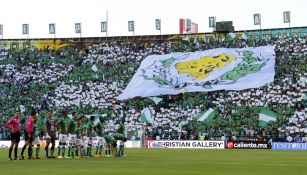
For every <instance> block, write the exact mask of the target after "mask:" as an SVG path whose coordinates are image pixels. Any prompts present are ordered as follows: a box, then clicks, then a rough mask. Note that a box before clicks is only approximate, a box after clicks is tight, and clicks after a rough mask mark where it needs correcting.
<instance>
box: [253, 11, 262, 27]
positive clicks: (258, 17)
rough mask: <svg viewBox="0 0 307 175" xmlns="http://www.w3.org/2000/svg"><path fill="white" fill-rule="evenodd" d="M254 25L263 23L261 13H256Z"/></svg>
mask: <svg viewBox="0 0 307 175" xmlns="http://www.w3.org/2000/svg"><path fill="white" fill-rule="evenodd" d="M254 25H261V15H260V13H257V14H254Z"/></svg>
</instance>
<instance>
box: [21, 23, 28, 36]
mask: <svg viewBox="0 0 307 175" xmlns="http://www.w3.org/2000/svg"><path fill="white" fill-rule="evenodd" d="M22 34H24V35H25V34H29V24H22Z"/></svg>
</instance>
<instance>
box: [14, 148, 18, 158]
mask: <svg viewBox="0 0 307 175" xmlns="http://www.w3.org/2000/svg"><path fill="white" fill-rule="evenodd" d="M17 150H18V148H17V147H15V148H14V153H15V159H17Z"/></svg>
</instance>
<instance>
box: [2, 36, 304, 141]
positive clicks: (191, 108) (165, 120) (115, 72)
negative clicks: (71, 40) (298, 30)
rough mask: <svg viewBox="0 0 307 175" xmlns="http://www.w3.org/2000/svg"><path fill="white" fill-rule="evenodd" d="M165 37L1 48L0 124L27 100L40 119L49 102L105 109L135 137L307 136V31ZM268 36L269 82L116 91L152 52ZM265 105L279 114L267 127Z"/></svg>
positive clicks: (57, 107)
mask: <svg viewBox="0 0 307 175" xmlns="http://www.w3.org/2000/svg"><path fill="white" fill-rule="evenodd" d="M165 43H166V44H165ZM165 43H160V42H159V43H158V42H131V43H121V42H104V43H98V44H93V45H91V46H89V47H88V48H86V49H76V48H73V47H66V48H62V49H60V50H53V49H52V48H46V49H44V50H38V49H33V48H32V49H28V50H21V51H13V50H4V49H2V50H1V51H0V55H1V56H0V58H1V59H0V62H1V64H0V68H1V69H0V82H1V84H0V95H1V97H0V98H1V99H0V104H1V111H2V113H1V114H0V126H2V125H3V123H4V122H5V121H6V120H7V119H8V117H9V116H10V115H12V113H13V112H14V110H15V109H16V107H18V108H19V107H20V106H24V107H25V109H26V110H25V111H26V112H27V111H29V110H31V109H33V108H34V109H36V110H38V111H40V112H39V118H40V117H41V118H42V119H39V120H41V121H39V122H42V121H43V118H45V114H46V112H45V111H46V110H48V109H53V110H54V111H55V115H59V114H57V111H61V110H63V109H65V110H69V111H77V112H78V113H80V114H84V115H92V114H105V115H104V117H105V118H106V121H107V125H110V126H116V128H118V127H119V125H120V124H124V125H125V126H127V128H128V129H127V132H129V133H131V134H130V135H131V136H133V138H137V139H138V138H139V135H140V134H139V133H138V130H144V131H145V134H146V136H150V137H152V138H154V139H198V138H199V137H205V139H215V140H218V139H221V138H225V137H226V139H231V138H236V139H254V140H255V139H258V138H259V137H260V136H265V138H266V139H270V138H273V139H276V140H287V139H288V141H289V136H290V137H292V138H296V141H304V139H303V138H304V137H305V135H307V124H306V120H305V118H306V112H305V111H306V93H307V89H306V83H307V82H306V76H307V73H306V57H307V37H306V36H302V37H291V38H290V37H284V38H273V39H267V40H265V39H263V40H258V39H249V40H243V39H232V40H221V39H210V40H203V41H197V42H187V41H182V42H179V43H169V42H165ZM267 44H271V45H274V46H275V52H276V67H275V71H276V75H275V79H274V82H272V83H271V84H268V85H267V86H263V87H260V88H253V89H248V90H243V91H215V92H202V93H183V94H179V95H164V96H160V98H161V99H162V100H161V102H159V103H158V104H156V103H155V102H154V101H152V100H151V99H149V98H138V97H136V98H134V99H130V100H127V101H118V100H116V98H115V97H117V96H118V95H119V94H120V93H121V92H122V91H123V89H124V88H125V87H126V86H127V84H128V83H129V81H130V80H131V78H132V76H133V74H134V73H135V71H136V70H137V68H138V67H139V65H140V63H141V61H142V60H143V59H144V58H145V57H146V56H148V55H151V54H167V53H170V52H177V51H180V52H189V51H199V50H200V51H201V50H207V49H212V48H220V47H226V48H237V47H240V48H242V47H256V46H263V45H267ZM289 65H291V66H289ZM4 94H5V95H4ZM263 106H266V107H268V108H270V109H271V110H272V111H274V112H276V113H277V114H278V120H277V122H275V123H270V124H269V125H268V126H267V127H266V128H261V127H259V126H258V116H259V111H260V108H261V107H263ZM147 107H148V108H149V109H150V111H151V113H152V115H153V123H152V124H149V123H143V122H142V121H141V120H140V116H141V111H142V110H143V109H144V108H147ZM208 108H213V109H214V110H216V111H218V115H217V116H215V118H214V120H213V121H212V122H211V123H209V124H204V123H201V122H197V121H196V120H195V119H194V118H195V116H196V115H198V114H199V113H201V112H202V111H203V110H205V109H208ZM26 112H25V113H26ZM40 114H41V115H40ZM24 117H25V116H24ZM110 128H111V127H110ZM110 128H108V126H106V129H109V130H110ZM109 130H108V131H109ZM7 133H8V132H7V130H6V128H4V127H0V139H7V136H8V134H7ZM186 134H187V135H188V136H187V137H186V136H185V137H183V135H186ZM293 140H295V139H293Z"/></svg>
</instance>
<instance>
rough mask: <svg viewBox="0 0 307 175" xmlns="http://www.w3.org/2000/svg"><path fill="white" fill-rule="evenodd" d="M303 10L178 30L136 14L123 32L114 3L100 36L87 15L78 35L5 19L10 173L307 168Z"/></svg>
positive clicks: (2, 127)
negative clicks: (88, 31)
mask: <svg viewBox="0 0 307 175" xmlns="http://www.w3.org/2000/svg"><path fill="white" fill-rule="evenodd" d="M234 1H237V0H234ZM286 1H287V2H288V3H291V2H290V1H288V0H286ZM133 2H134V1H133ZM197 2H202V1H197ZM301 2H302V3H303V4H304V3H305V2H303V1H301ZM174 3H175V1H174ZM204 4H205V3H204ZM305 5H307V4H306V3H305ZM56 6H60V5H56ZM296 6H298V5H296ZM296 6H294V7H296ZM295 12H296V11H295V8H294V10H293V11H282V10H281V15H279V16H280V18H281V19H282V22H281V23H284V24H286V25H287V27H284V26H285V25H281V26H282V27H271V28H264V29H262V27H261V25H262V20H261V17H262V16H261V13H254V14H253V12H249V14H250V16H251V17H250V18H251V19H250V20H251V21H252V23H253V25H255V26H259V27H260V28H259V29H255V28H253V29H250V28H247V29H242V30H241V28H240V27H239V29H238V30H237V29H236V25H235V24H236V23H235V21H239V20H240V19H233V20H222V19H220V18H217V17H216V16H205V17H203V18H204V20H203V22H200V21H198V23H197V21H194V20H193V19H190V18H178V19H177V20H176V25H177V28H176V29H177V32H175V33H173V34H164V33H162V32H161V31H163V30H162V28H163V27H164V25H166V24H165V23H163V25H162V22H163V18H162V17H161V18H162V19H159V18H156V19H155V20H153V21H152V23H154V25H153V26H154V29H155V30H156V31H158V33H159V34H157V33H156V34H149V35H146V34H137V33H135V32H136V31H137V30H136V29H137V27H138V26H137V24H138V23H137V21H136V22H135V21H134V20H127V21H124V22H125V23H124V24H125V26H121V27H122V28H125V29H127V30H128V32H130V34H128V35H126V34H123V35H114V36H111V35H112V34H111V35H110V34H109V35H108V32H109V31H110V30H112V29H111V27H109V21H111V20H108V12H107V13H106V18H105V19H106V20H102V21H100V22H98V26H99V25H100V26H99V27H100V32H101V33H103V34H106V36H96V35H92V36H90V37H87V36H86V37H84V36H82V32H83V30H85V28H86V27H87V26H86V25H85V24H83V23H81V22H78V23H74V22H71V26H72V28H74V34H75V36H74V37H71V35H67V37H65V36H66V35H64V37H58V36H56V34H57V35H58V33H57V31H58V30H57V28H60V24H59V25H56V23H49V24H48V27H49V28H46V29H44V30H47V31H48V29H49V37H45V36H42V37H31V36H30V33H31V30H32V28H34V26H33V27H32V26H31V23H23V22H21V23H20V24H18V26H19V27H20V31H19V32H20V33H22V36H23V37H19V38H14V37H10V36H9V37H6V36H5V35H6V32H7V33H9V32H8V31H6V26H7V25H9V24H7V23H4V22H2V21H1V18H0V36H1V37H2V38H1V39H0V95H1V96H0V174H3V175H6V174H11V175H15V174H18V175H19V174H23V175H28V174H29V175H30V174H44V175H45V174H46V175H49V174H65V175H70V174H72V175H78V174H108V175H109V174H110V175H113V174H127V175H129V174H145V173H146V174H148V175H150V174H155V175H158V174H169V175H172V174H174V175H177V174H179V175H180V174H182V175H185V174H195V175H199V174H211V175H222V174H230V175H232V174H236V175H259V174H267V175H275V174H278V175H288V174H305V173H304V172H306V168H307V111H306V110H307V105H306V104H307V100H306V99H307V98H306V97H307V65H306V61H307V23H303V24H301V25H298V26H293V27H292V26H291V25H290V22H292V19H293V17H292V14H295ZM0 14H1V12H0ZM303 14H305V17H306V12H303ZM110 16H111V15H110ZM293 16H294V15H293ZM7 17H8V16H7ZM8 18H9V17H8ZM144 18H145V17H144ZM263 18H264V17H263ZM66 20H67V19H65V21H66ZM293 20H294V19H293ZM204 21H205V22H206V25H207V24H208V26H209V28H210V31H206V32H204V31H203V30H200V27H201V25H203V24H200V23H204ZM110 23H111V22H110ZM113 23H116V21H115V22H113ZM81 24H83V25H81ZM178 24H179V28H178ZM110 25H111V24H110ZM304 25H305V26H304ZM46 26H47V25H46ZM46 26H45V27H46ZM30 29H31V30H30ZM178 29H179V32H178ZM8 30H9V29H8ZM33 30H34V29H33ZM44 32H45V31H44ZM45 33H46V32H45ZM123 33H125V32H123ZM131 33H133V35H131ZM18 36H19V35H18ZM50 36H51V37H50ZM76 36H77V37H76Z"/></svg>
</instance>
